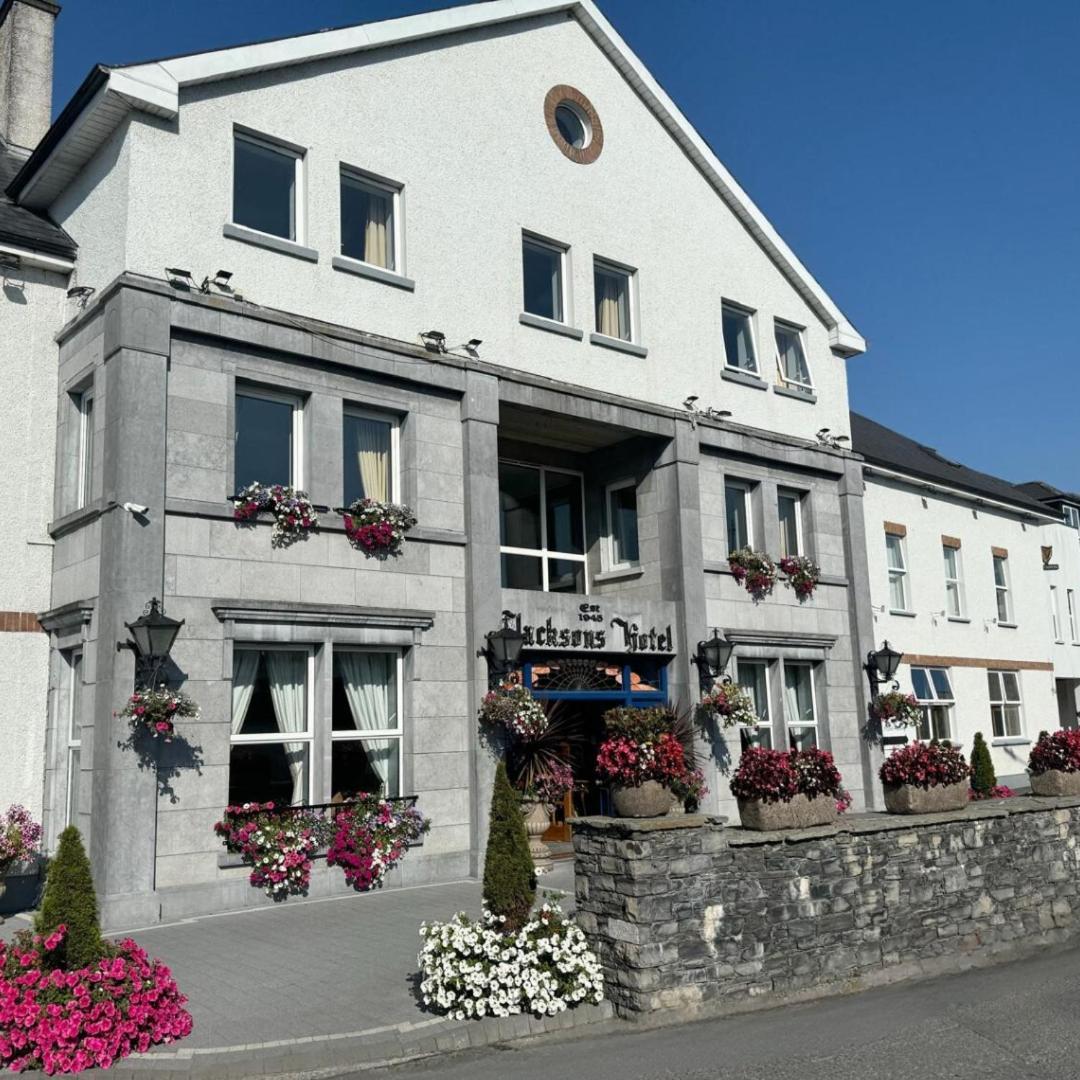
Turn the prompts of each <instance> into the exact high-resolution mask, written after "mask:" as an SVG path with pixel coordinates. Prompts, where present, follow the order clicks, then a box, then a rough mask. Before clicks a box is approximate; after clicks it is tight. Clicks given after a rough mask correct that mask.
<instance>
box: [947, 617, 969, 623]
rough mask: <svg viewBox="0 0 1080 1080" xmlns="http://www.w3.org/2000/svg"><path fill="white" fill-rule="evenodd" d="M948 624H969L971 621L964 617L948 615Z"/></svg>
mask: <svg viewBox="0 0 1080 1080" xmlns="http://www.w3.org/2000/svg"><path fill="white" fill-rule="evenodd" d="M948 618H949V622H956V623H969V622H971V620H970V619H969V618H968V617H967V616H966V615H950V616H949V617H948Z"/></svg>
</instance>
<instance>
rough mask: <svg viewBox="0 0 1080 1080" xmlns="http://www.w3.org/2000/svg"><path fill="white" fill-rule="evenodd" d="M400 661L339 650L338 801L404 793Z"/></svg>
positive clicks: (333, 782)
mask: <svg viewBox="0 0 1080 1080" xmlns="http://www.w3.org/2000/svg"><path fill="white" fill-rule="evenodd" d="M399 667H400V657H399V656H398V655H397V654H396V653H388V652H367V651H359V650H356V651H353V650H343V649H335V650H334V692H333V710H332V717H333V719H332V736H333V737H332V741H331V758H332V764H331V777H330V788H331V790H332V792H333V797H337V796H338V795H341V796H343V797H346V798H347V797H348V796H350V795H356V794H357V793H359V792H371V791H381V792H382V794H384V795H400V794H401V736H402V732H401V713H400V710H399V707H398V702H399V699H400V688H399V681H400V678H399V676H400V672H399Z"/></svg>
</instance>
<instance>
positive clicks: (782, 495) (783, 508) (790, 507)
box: [776, 489, 803, 558]
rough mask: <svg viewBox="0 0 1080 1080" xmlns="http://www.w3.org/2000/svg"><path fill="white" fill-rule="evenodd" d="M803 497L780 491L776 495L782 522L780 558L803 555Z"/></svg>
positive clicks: (793, 492) (778, 515) (778, 514)
mask: <svg viewBox="0 0 1080 1080" xmlns="http://www.w3.org/2000/svg"><path fill="white" fill-rule="evenodd" d="M802 503H803V497H802V495H800V494H799V492H797V491H784V490H782V489H781V490H780V491H778V492H777V495H776V512H777V517H778V519H779V521H780V557H781V558H787V557H788V556H789V555H802V554H803V535H802V533H803V523H802Z"/></svg>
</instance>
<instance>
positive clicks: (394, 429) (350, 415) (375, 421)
mask: <svg viewBox="0 0 1080 1080" xmlns="http://www.w3.org/2000/svg"><path fill="white" fill-rule="evenodd" d="M341 430H342V447H343V453H344V460H343V462H342V465H343V469H342V473H343V477H344V490H343V495H344V505H345V506H349V505H350V504H351V503H354V502H355V501H356V500H357V499H375V500H376V501H377V502H397V501H398V499H399V495H398V491H397V486H398V481H397V469H398V465H397V456H398V430H399V429H398V422H397V421H396V420H393V419H389V418H387V417H385V416H382V415H380V414H379V413H369V412H365V411H363V410H362V409H356V408H353V407H351V406H346V408H345V414H344V417H343V419H342V429H341Z"/></svg>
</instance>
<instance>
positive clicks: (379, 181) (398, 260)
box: [338, 161, 405, 276]
mask: <svg viewBox="0 0 1080 1080" xmlns="http://www.w3.org/2000/svg"><path fill="white" fill-rule="evenodd" d="M346 180H351V181H352V182H353V183H354V184H356V185H357V186H358V187H366V188H369V189H371V190H372V191H375V192H377V193H378V194H380V195H389V196H390V236H391V240H392V242H393V245H394V249H393V257H392V258H391V260H390V265H389V266H379V265H378V264H377V263H370V262H368V261H367V260H366V259H358V258H357V257H356V256H355V255H346V254H345V252H344V250H343V248H344V246H345V235H344V232H343V231H342V222H341V187H342V185H343V184H344V183H345V181H346ZM404 189H405V185H404V184H401V183H398V182H397V181H396V180H390V179H388V178H387V177H385V176H378V175H376V174H375V173H372V172H368V171H367V170H366V169H361V168H359V167H358V166H356V165H348V164H346V163H345V162H344V161H343V162H341V163H340V166H339V168H338V233H339V235H338V249H339V250H340V251H341V254H342V256H343V257H344V258H346V259H352V260H353V261H354V262H358V263H363V265H364V266H370V267H373V268H374V269H376V270H382V271H384V272H386V273H389V274H400V275H402V276H404V275H405V258H404V255H405V245H404V238H405V231H404V224H403V222H402V217H401V215H402V203H403V201H404V200H403V199H402V197H401V193H402V191H404Z"/></svg>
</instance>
